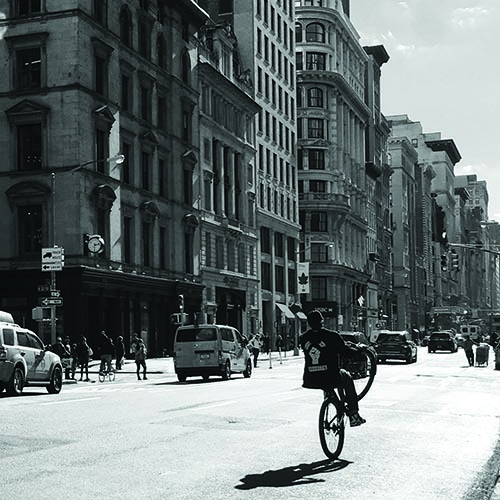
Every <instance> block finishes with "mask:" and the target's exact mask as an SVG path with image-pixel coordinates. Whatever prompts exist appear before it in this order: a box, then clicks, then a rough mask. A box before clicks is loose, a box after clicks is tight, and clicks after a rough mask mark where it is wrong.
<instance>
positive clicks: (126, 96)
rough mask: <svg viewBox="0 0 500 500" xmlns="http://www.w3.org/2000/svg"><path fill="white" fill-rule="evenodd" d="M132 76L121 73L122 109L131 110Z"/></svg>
mask: <svg viewBox="0 0 500 500" xmlns="http://www.w3.org/2000/svg"><path fill="white" fill-rule="evenodd" d="M132 95H133V92H132V78H131V77H130V75H125V74H123V73H122V75H121V102H120V104H121V107H122V111H129V112H131V111H132Z"/></svg>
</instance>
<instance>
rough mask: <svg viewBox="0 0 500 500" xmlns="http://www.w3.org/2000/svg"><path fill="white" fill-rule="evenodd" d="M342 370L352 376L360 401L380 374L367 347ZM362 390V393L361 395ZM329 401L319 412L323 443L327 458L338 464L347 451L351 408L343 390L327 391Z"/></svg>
mask: <svg viewBox="0 0 500 500" xmlns="http://www.w3.org/2000/svg"><path fill="white" fill-rule="evenodd" d="M341 367H342V368H343V369H344V370H347V371H349V372H350V373H351V376H352V378H353V380H354V385H355V387H356V393H357V395H358V401H359V400H361V399H362V398H363V397H365V396H366V394H367V393H368V391H369V390H370V387H371V386H372V384H373V380H374V378H375V375H376V373H377V355H376V353H375V352H374V351H373V349H372V348H370V347H364V348H363V349H362V350H360V351H359V353H358V354H357V355H356V356H354V357H353V358H349V359H347V358H345V359H343V360H342V363H341ZM358 389H359V392H358ZM324 395H325V398H324V400H323V403H322V404H321V407H320V410H319V440H320V443H321V448H322V449H323V452H324V453H325V455H326V456H327V457H328V458H330V459H332V460H336V459H337V458H338V457H339V456H340V454H341V452H342V449H343V447H344V439H345V428H346V422H347V420H348V418H347V413H346V412H347V408H346V403H345V398H344V393H343V390H342V389H341V388H339V387H332V388H331V389H328V390H325V391H324Z"/></svg>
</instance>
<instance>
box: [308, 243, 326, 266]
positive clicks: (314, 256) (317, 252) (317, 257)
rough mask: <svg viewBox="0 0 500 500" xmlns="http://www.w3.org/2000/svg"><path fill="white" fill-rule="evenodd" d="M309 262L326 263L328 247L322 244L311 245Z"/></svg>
mask: <svg viewBox="0 0 500 500" xmlns="http://www.w3.org/2000/svg"><path fill="white" fill-rule="evenodd" d="M311 261H312V262H327V261H328V246H327V245H325V244H324V243H313V244H312V245H311Z"/></svg>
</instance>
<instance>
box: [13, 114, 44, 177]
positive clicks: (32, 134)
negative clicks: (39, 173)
mask: <svg viewBox="0 0 500 500" xmlns="http://www.w3.org/2000/svg"><path fill="white" fill-rule="evenodd" d="M17 165H18V169H19V170H36V169H40V168H42V125H41V124H40V123H35V124H27V125H18V127H17Z"/></svg>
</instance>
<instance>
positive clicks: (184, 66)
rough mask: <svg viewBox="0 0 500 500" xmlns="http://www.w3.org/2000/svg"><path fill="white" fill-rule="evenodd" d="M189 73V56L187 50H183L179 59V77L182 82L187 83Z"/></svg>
mask: <svg viewBox="0 0 500 500" xmlns="http://www.w3.org/2000/svg"><path fill="white" fill-rule="evenodd" d="M190 75H191V58H190V57H189V53H188V51H187V50H186V51H184V53H183V54H182V61H181V79H182V81H183V82H184V83H187V84H189V80H190Z"/></svg>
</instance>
